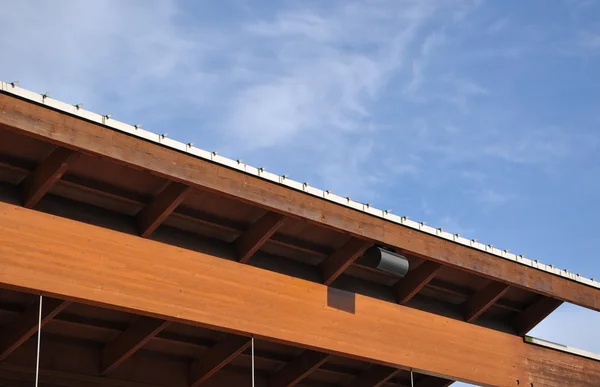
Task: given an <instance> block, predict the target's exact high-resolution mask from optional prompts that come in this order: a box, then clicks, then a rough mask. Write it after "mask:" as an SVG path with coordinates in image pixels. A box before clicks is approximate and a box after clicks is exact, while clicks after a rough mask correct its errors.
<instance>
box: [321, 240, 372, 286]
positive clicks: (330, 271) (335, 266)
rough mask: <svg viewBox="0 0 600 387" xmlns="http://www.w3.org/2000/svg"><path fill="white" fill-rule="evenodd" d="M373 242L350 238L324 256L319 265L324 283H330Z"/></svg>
mask: <svg viewBox="0 0 600 387" xmlns="http://www.w3.org/2000/svg"><path fill="white" fill-rule="evenodd" d="M372 245H373V242H369V241H365V240H364V239H359V238H350V240H348V241H347V242H346V243H344V245H343V246H342V247H340V248H339V249H338V250H336V251H335V252H334V253H333V254H331V255H330V256H328V257H327V258H325V260H324V261H323V262H321V264H320V265H319V271H320V272H321V277H322V278H323V283H324V284H325V285H331V284H332V283H333V281H335V280H336V278H337V277H339V276H340V275H341V274H342V273H343V272H344V270H346V269H347V268H348V267H350V265H352V263H353V262H354V261H356V259H357V258H358V257H360V256H361V255H362V254H363V253H364V252H365V250H366V249H368V248H369V247H370V246H372Z"/></svg>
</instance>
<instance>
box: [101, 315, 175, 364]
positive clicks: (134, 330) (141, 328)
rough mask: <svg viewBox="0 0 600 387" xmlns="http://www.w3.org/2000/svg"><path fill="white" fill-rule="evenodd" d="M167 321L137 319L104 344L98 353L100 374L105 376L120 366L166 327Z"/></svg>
mask: <svg viewBox="0 0 600 387" xmlns="http://www.w3.org/2000/svg"><path fill="white" fill-rule="evenodd" d="M168 324H169V322H168V321H165V320H160V319H155V318H151V317H144V316H141V317H139V318H138V319H137V320H136V321H134V322H133V323H132V324H131V325H130V326H129V327H128V328H127V329H126V330H125V331H124V332H122V333H121V334H120V335H119V336H117V338H116V339H114V340H113V341H111V342H110V343H108V344H106V345H105V346H104V348H102V351H101V353H100V367H101V369H100V373H101V374H102V375H106V374H107V373H109V372H110V371H112V370H114V369H115V368H116V367H118V366H119V365H121V364H122V363H123V362H124V361H125V360H127V359H128V358H129V357H131V355H133V354H134V353H135V352H136V351H137V350H138V349H140V348H141V347H143V346H144V344H146V343H147V342H148V341H150V340H151V339H152V338H153V337H154V336H156V335H157V334H158V333H160V331H162V330H163V329H164V328H166V327H167V325H168Z"/></svg>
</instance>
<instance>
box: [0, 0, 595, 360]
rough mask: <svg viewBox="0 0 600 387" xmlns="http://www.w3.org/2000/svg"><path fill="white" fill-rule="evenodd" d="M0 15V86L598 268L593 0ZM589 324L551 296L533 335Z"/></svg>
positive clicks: (146, 7) (574, 338)
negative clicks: (550, 311) (555, 306)
mask: <svg viewBox="0 0 600 387" xmlns="http://www.w3.org/2000/svg"><path fill="white" fill-rule="evenodd" d="M0 14H2V15H9V16H8V17H4V18H3V22H2V23H1V24H0V50H1V52H2V53H3V55H2V61H0V74H1V78H2V79H3V80H5V81H13V80H19V81H21V85H22V86H23V87H25V88H28V89H31V90H35V91H39V92H46V91H50V93H51V95H52V96H53V97H55V98H58V99H61V100H64V101H66V102H71V103H79V102H83V103H85V107H86V108H87V109H89V110H92V111H96V112H99V113H111V114H112V115H113V117H114V118H116V119H120V120H122V121H125V122H129V123H131V124H135V123H142V125H143V127H144V128H146V129H148V130H151V131H155V132H161V133H164V132H168V133H169V136H170V137H171V138H174V139H177V140H181V141H186V142H187V141H192V142H194V143H195V144H196V146H198V147H201V148H204V149H207V150H219V151H220V153H221V154H223V155H224V156H228V157H231V158H243V159H244V161H245V162H247V163H249V164H252V165H255V166H259V167H261V166H262V167H266V168H267V169H268V170H269V171H271V172H274V173H279V174H284V173H285V174H290V177H291V178H294V179H296V180H299V181H308V182H310V183H311V185H313V186H318V187H320V188H323V189H332V191H333V192H335V193H338V194H341V195H344V196H352V198H353V199H356V200H359V201H364V202H369V203H371V204H373V205H374V206H376V207H379V208H390V209H392V210H393V212H394V213H396V214H399V215H408V216H410V217H411V218H412V219H414V220H418V221H426V222H427V223H428V224H430V225H433V226H436V227H443V228H444V229H447V230H448V231H451V232H459V233H462V234H463V235H464V236H466V237H471V238H477V239H478V240H480V241H481V242H484V243H492V244H494V245H495V246H497V247H499V248H503V249H504V248H507V249H510V251H512V252H514V253H518V254H525V255H526V256H528V257H530V258H534V259H539V260H541V261H542V262H545V263H548V264H555V265H557V266H558V267H561V268H566V269H569V270H570V271H573V272H578V273H581V274H582V275H585V276H587V277H596V278H599V277H600V260H599V258H598V252H599V251H600V238H598V237H597V219H599V218H600V206H599V205H598V198H599V197H600V156H599V155H600V152H599V151H600V113H599V112H600V103H599V101H600V77H599V75H600V21H599V19H598V17H597V15H599V14H600V2H597V1H593V0H564V1H562V0H556V1H553V2H548V1H542V0H538V1H535V0H530V1H527V2H522V1H502V2H499V1H472V0H448V1H416V0H415V1H406V0H405V1H396V0H393V1H392V0H390V1H385V0H381V1H364V2H353V1H281V2H279V1H278V2H275V1H252V2H251V1H243V0H241V1H221V2H208V1H198V2H192V1H188V2H178V1H169V0H165V1H98V2H94V3H92V2H76V1H65V0H60V1H56V2H52V3H50V2H34V1H19V2H2V3H0ZM567 326H569V327H572V328H573V329H572V330H571V331H569V330H568V329H563V328H564V327H567ZM598 326H600V314H599V313H593V312H589V311H585V310H583V309H580V308H575V307H571V306H563V307H561V308H560V309H559V310H558V311H557V312H555V314H554V315H553V316H552V317H551V318H550V319H548V320H547V321H546V322H544V323H543V324H542V325H541V326H540V327H539V328H538V329H536V331H535V332H534V333H535V334H537V335H538V336H541V337H545V338H548V339H552V340H556V341H560V342H563V343H565V344H570V345H574V346H578V347H581V348H584V349H588V350H592V351H596V352H600V337H599V335H600V333H598V332H594V331H595V329H594V327H598Z"/></svg>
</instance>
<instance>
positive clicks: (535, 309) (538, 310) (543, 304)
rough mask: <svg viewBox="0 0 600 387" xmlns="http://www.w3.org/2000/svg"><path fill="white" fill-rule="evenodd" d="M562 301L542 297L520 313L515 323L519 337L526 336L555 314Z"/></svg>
mask: <svg viewBox="0 0 600 387" xmlns="http://www.w3.org/2000/svg"><path fill="white" fill-rule="evenodd" d="M561 304H562V301H560V300H557V299H555V298H550V297H542V298H540V299H539V300H538V301H536V302H534V303H533V304H532V305H530V306H529V307H528V308H527V309H525V310H524V311H523V312H521V313H519V314H518V315H517V317H515V320H514V321H513V326H514V328H515V332H516V334H517V335H519V336H523V335H525V334H526V333H527V332H529V331H530V330H532V329H533V328H534V327H535V326H536V325H538V324H539V323H540V322H541V321H542V320H543V319H545V318H546V317H548V315H549V314H550V313H552V312H554V311H555V310H556V309H557V308H558V307H559V306H560V305H561Z"/></svg>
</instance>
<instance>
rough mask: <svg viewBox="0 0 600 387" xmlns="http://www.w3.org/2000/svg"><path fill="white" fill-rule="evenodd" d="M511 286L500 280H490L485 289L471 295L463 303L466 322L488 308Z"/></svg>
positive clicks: (472, 319) (473, 319)
mask: <svg viewBox="0 0 600 387" xmlns="http://www.w3.org/2000/svg"><path fill="white" fill-rule="evenodd" d="M509 288H510V286H508V285H506V284H503V283H500V282H490V283H489V284H488V285H486V286H485V287H484V288H483V289H481V290H479V291H478V292H477V293H475V294H473V295H472V296H471V297H469V298H468V299H467V300H466V301H465V302H464V303H463V304H462V306H461V307H462V310H463V315H464V318H465V321H466V322H472V321H475V319H477V317H479V316H481V314H482V313H483V312H485V311H486V310H488V308H489V307H490V306H492V305H493V304H494V303H495V302H496V301H498V300H499V299H500V298H501V297H502V296H503V295H504V294H505V293H506V292H507V291H508V289H509Z"/></svg>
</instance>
